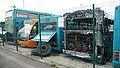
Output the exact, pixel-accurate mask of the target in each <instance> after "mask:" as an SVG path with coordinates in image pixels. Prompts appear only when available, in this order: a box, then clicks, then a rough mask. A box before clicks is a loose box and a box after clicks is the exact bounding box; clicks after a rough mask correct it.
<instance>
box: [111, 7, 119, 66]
mask: <svg viewBox="0 0 120 68" xmlns="http://www.w3.org/2000/svg"><path fill="white" fill-rule="evenodd" d="M119 54H120V6H117V7H116V8H115V18H114V38H113V67H114V68H120V56H119Z"/></svg>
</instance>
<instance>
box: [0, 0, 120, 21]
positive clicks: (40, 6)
mask: <svg viewBox="0 0 120 68" xmlns="http://www.w3.org/2000/svg"><path fill="white" fill-rule="evenodd" d="M112 1H113V2H112ZM93 3H97V5H96V6H98V7H102V9H105V10H106V11H107V12H109V13H112V14H113V12H114V10H111V9H114V7H115V6H116V5H120V0H24V4H25V8H24V9H27V10H33V11H40V12H47V13H49V12H50V13H55V14H63V13H64V12H71V11H73V10H78V9H81V8H82V9H83V8H87V7H90V8H91V6H90V5H89V6H85V5H88V4H93ZM81 4H83V5H81ZM112 4H113V5H112ZM11 5H16V7H17V8H20V9H23V0H0V11H1V12H0V21H4V20H5V12H6V11H8V10H9V9H11V7H10V6H11ZM81 6H82V7H81ZM110 10H111V11H110Z"/></svg>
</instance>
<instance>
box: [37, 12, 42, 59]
mask: <svg viewBox="0 0 120 68" xmlns="http://www.w3.org/2000/svg"><path fill="white" fill-rule="evenodd" d="M38 33H39V37H40V41H39V42H40V44H39V45H38V46H39V47H40V57H41V59H42V42H41V22H40V14H39V21H38ZM38 50H39V49H38Z"/></svg>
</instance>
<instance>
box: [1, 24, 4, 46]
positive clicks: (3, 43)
mask: <svg viewBox="0 0 120 68" xmlns="http://www.w3.org/2000/svg"><path fill="white" fill-rule="evenodd" d="M3 23H4V22H1V27H2V43H3V46H4V36H3V26H4V25H3Z"/></svg>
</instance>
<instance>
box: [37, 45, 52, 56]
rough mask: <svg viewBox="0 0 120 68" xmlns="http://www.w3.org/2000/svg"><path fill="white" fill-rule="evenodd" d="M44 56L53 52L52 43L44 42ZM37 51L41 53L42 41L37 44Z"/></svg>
mask: <svg viewBox="0 0 120 68" xmlns="http://www.w3.org/2000/svg"><path fill="white" fill-rule="evenodd" d="M41 49H42V56H48V55H50V53H51V45H50V44H47V43H42V47H41ZM37 51H38V54H39V55H40V43H39V44H38V45H37Z"/></svg>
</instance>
